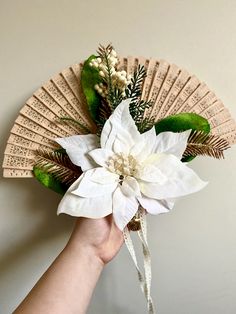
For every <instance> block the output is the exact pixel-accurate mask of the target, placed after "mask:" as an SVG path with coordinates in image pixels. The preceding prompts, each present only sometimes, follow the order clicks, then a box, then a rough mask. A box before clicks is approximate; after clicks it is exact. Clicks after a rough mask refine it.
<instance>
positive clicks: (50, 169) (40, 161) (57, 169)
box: [35, 150, 82, 186]
mask: <svg viewBox="0 0 236 314" xmlns="http://www.w3.org/2000/svg"><path fill="white" fill-rule="evenodd" d="M36 154H37V155H36V161H35V166H36V167H38V168H40V169H42V170H44V171H46V172H47V173H48V174H51V175H53V177H54V178H55V179H57V180H59V181H60V182H61V183H65V184H66V185H68V186H70V185H71V184H72V183H73V182H74V181H75V180H77V179H78V178H79V176H80V175H81V173H82V171H81V168H80V167H78V166H76V165H74V164H73V163H72V162H71V160H70V158H69V156H68V155H67V154H66V153H65V152H61V151H60V150H58V151H47V150H37V152H36Z"/></svg>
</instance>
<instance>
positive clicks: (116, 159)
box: [107, 153, 138, 181]
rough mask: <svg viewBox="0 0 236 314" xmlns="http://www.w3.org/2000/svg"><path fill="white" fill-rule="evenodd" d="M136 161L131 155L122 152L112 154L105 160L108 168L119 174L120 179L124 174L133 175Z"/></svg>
mask: <svg viewBox="0 0 236 314" xmlns="http://www.w3.org/2000/svg"><path fill="white" fill-rule="evenodd" d="M137 165H138V163H137V161H136V159H135V158H134V157H133V156H132V155H125V154H123V153H120V154H114V155H113V156H111V157H109V159H108V160H107V166H108V169H109V170H110V171H111V172H114V173H116V174H118V175H119V176H120V180H121V181H122V180H123V179H124V178H125V177H126V176H134V174H135V172H136V169H137Z"/></svg>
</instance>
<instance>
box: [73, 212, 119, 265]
mask: <svg viewBox="0 0 236 314" xmlns="http://www.w3.org/2000/svg"><path fill="white" fill-rule="evenodd" d="M123 242H124V238H123V233H122V231H120V229H119V228H118V227H117V226H116V224H115V222H114V219H113V216H112V215H109V216H107V217H104V218H99V219H91V218H78V219H77V221H76V224H75V228H74V231H73V233H72V235H71V238H70V240H69V243H68V246H69V247H71V248H72V249H73V250H77V249H78V250H79V251H81V250H83V249H84V252H85V253H86V252H88V250H92V252H93V254H95V256H96V257H98V258H99V260H100V261H101V262H102V263H103V265H105V264H107V263H108V262H110V261H111V260H112V259H113V258H114V257H115V256H116V254H117V253H118V251H119V250H120V248H121V246H122V244H123Z"/></svg>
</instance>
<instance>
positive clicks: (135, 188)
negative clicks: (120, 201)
mask: <svg viewBox="0 0 236 314" xmlns="http://www.w3.org/2000/svg"><path fill="white" fill-rule="evenodd" d="M120 189H121V191H122V193H123V194H124V195H125V196H127V197H132V196H140V195H141V194H140V188H139V184H138V182H137V180H136V179H135V178H132V177H129V176H128V177H126V178H125V179H124V181H123V182H122V185H121V186H120Z"/></svg>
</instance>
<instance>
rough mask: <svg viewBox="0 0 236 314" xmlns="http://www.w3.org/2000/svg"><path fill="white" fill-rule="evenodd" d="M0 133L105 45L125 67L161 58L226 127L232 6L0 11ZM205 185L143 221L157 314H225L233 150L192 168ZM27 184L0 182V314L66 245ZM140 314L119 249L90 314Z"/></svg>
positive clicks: (234, 56)
mask: <svg viewBox="0 0 236 314" xmlns="http://www.w3.org/2000/svg"><path fill="white" fill-rule="evenodd" d="M0 36H1V37H0V52H1V57H0V63H1V66H0V69H1V72H0V73H1V75H0V89H1V94H0V95H1V97H0V99H1V103H0V128H1V131H0V133H1V154H0V155H1V158H2V155H3V151H4V146H5V143H6V140H7V137H8V134H9V131H10V128H11V126H12V124H13V121H14V119H15V118H16V116H17V113H18V112H19V110H20V108H21V106H22V105H23V103H24V101H25V100H26V99H27V98H28V97H29V96H30V95H31V94H32V93H33V92H34V91H35V89H36V88H38V87H39V86H40V85H41V84H42V83H43V82H45V81H46V80H47V79H48V78H49V77H51V76H52V75H53V74H55V73H57V72H58V71H60V70H61V69H63V68H65V67H66V66H68V65H70V64H73V63H75V62H78V61H80V60H82V59H83V58H85V57H86V56H88V55H89V54H91V53H93V52H94V51H95V49H96V48H97V46H98V44H99V43H104V44H106V43H108V42H110V41H111V42H112V43H113V44H114V46H115V47H116V50H117V51H118V52H119V53H121V54H124V55H127V54H136V55H144V56H153V57H158V58H165V59H167V60H169V61H171V62H174V63H176V64H178V65H180V66H183V67H185V68H187V69H188V70H189V71H190V72H193V73H195V74H196V75H197V76H198V77H200V78H201V79H203V80H204V81H206V82H207V83H208V85H209V86H210V87H211V88H212V89H213V90H215V91H216V92H217V95H219V97H221V98H222V100H223V101H224V102H225V104H226V105H227V107H228V108H229V109H230V111H231V113H232V114H233V115H234V117H236V105H235V104H236V88H235V86H236V1H234V0H231V1H230V0H195V1H194V0H185V1H184V0H172V1H171V0H165V1H160V0H146V1H138V0H136V1H134V0H132V1H127V0H126V1H125V0H119V1H112V0H110V1H106V0H100V1H91V0H87V1H82V0H44V1H43V0H41V1H39V0H0ZM192 167H193V168H194V169H195V170H196V171H197V172H198V173H199V175H200V176H201V177H202V178H203V179H205V180H207V181H209V185H208V187H207V188H206V189H205V190H203V191H201V192H199V193H198V194H195V195H192V196H189V197H187V198H185V199H183V200H181V201H180V202H179V203H178V204H177V206H176V207H175V209H174V210H173V211H172V212H171V213H169V214H167V215H162V216H158V217H149V243H150V248H151V251H152V264H153V284H152V294H153V297H154V301H155V303H156V304H157V305H158V309H159V313H160V314H190V313H191V314H222V313H227V314H233V313H236V299H235V294H236V249H235V248H236V205H235V204H236V194H235V182H236V147H233V148H232V149H231V150H230V151H228V152H227V153H226V159H225V160H224V161H217V160H212V159H208V158H198V159H197V160H195V161H194V162H193V163H192ZM58 201H59V196H57V195H54V193H53V192H50V191H48V190H46V189H44V188H43V187H41V186H40V185H39V184H38V183H37V182H36V181H34V180H33V179H32V180H31V179H29V180H13V179H12V180H10V179H2V178H1V190H0V204H1V208H0V211H1V212H0V265H1V266H0V313H2V314H8V313H10V312H11V311H12V310H13V308H14V307H15V306H16V304H18V303H19V302H20V300H21V299H22V298H23V296H25V294H26V293H27V292H28V291H29V290H30V288H31V287H32V285H33V284H34V283H35V281H36V280H37V279H38V278H39V277H40V276H41V274H42V273H43V272H44V271H45V269H46V268H47V267H48V265H49V264H50V263H51V261H52V260H53V259H54V258H55V256H56V255H57V254H58V252H59V251H60V250H61V249H62V248H63V246H64V244H65V243H66V241H67V239H68V236H69V233H70V230H71V227H72V222H73V219H72V218H71V217H66V216H61V217H57V216H56V207H57V204H58ZM108 313H109V314H110V313H112V314H116V313H117V314H118V313H122V314H123V313H124V314H133V313H138V314H143V313H145V301H144V298H143V296H142V294H141V292H140V289H139V286H138V282H137V278H136V273H135V270H134V267H133V265H132V262H131V260H130V257H129V255H128V253H127V251H126V249H125V248H123V249H122V251H121V252H120V254H119V256H118V257H117V258H116V259H115V261H114V262H112V263H111V264H110V265H108V266H107V268H106V269H105V271H104V273H103V274H102V277H101V279H100V281H99V284H98V286H97V289H96V292H95V294H94V298H93V300H92V304H91V307H90V310H89V314H108Z"/></svg>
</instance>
